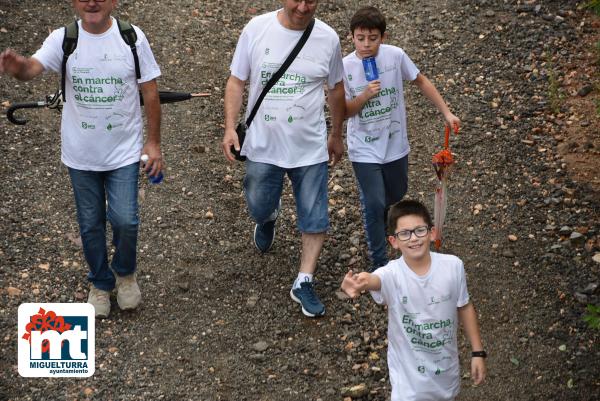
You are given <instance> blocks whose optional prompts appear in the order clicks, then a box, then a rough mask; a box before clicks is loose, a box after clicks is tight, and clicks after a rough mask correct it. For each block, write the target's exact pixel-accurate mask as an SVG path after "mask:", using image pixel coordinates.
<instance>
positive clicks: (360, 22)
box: [350, 6, 385, 35]
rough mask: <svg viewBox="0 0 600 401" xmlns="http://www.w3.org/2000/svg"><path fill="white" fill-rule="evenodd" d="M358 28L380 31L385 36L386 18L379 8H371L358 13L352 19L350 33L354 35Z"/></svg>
mask: <svg viewBox="0 0 600 401" xmlns="http://www.w3.org/2000/svg"><path fill="white" fill-rule="evenodd" d="M356 28H365V29H369V30H371V29H379V32H381V34H382V35H383V34H384V33H385V17H384V16H383V14H382V13H381V11H379V10H378V9H377V8H375V7H372V6H369V7H363V8H361V9H359V10H358V11H356V12H355V13H354V15H353V16H352V18H351V19H350V33H351V34H352V35H354V30H355V29H356Z"/></svg>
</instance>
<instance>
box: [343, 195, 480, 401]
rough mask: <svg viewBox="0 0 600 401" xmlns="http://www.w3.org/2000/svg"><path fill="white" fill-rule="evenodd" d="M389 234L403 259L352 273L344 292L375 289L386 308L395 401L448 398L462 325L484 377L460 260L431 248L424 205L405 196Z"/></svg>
mask: <svg viewBox="0 0 600 401" xmlns="http://www.w3.org/2000/svg"><path fill="white" fill-rule="evenodd" d="M388 229H389V232H390V236H389V237H388V240H389V242H390V244H391V245H392V247H393V248H394V249H396V250H399V251H401V252H402V257H400V258H399V259H396V260H393V261H391V262H389V263H388V264H387V265H386V266H384V267H381V268H379V269H377V270H376V271H375V272H373V273H368V272H362V273H359V274H354V273H353V272H352V271H349V272H348V273H347V274H346V276H345V277H344V280H343V282H342V290H344V292H345V293H346V294H348V295H349V296H350V297H352V298H354V297H357V296H359V295H360V294H361V292H362V291H370V292H371V295H372V297H373V299H374V300H375V302H377V303H379V304H385V305H387V306H388V358H387V359H388V367H389V376H390V381H391V383H392V401H409V400H410V401H432V400H435V401H451V400H454V398H455V397H456V396H457V394H458V392H459V390H460V370H459V361H458V346H457V341H456V334H457V328H458V325H459V323H461V324H462V326H463V330H464V333H465V335H466V337H467V339H468V340H469V342H470V344H471V349H472V353H471V378H472V380H473V383H474V384H475V385H478V384H481V383H483V381H484V380H485V376H486V368H485V357H486V353H485V351H484V350H483V345H482V342H481V336H480V334H479V326H478V323H477V314H476V313H475V308H474V307H473V304H472V303H471V302H470V301H469V293H468V291H467V281H466V278H465V270H464V267H463V263H462V261H461V260H460V259H459V258H457V257H456V256H452V255H443V254H441V253H435V252H430V250H429V245H430V243H431V241H432V240H433V234H434V230H435V229H434V228H432V221H431V216H430V214H429V212H428V211H427V208H426V207H425V206H424V205H423V204H422V203H420V202H417V201H413V200H404V201H401V202H398V203H396V204H394V205H393V206H392V207H391V208H390V210H389V214H388Z"/></svg>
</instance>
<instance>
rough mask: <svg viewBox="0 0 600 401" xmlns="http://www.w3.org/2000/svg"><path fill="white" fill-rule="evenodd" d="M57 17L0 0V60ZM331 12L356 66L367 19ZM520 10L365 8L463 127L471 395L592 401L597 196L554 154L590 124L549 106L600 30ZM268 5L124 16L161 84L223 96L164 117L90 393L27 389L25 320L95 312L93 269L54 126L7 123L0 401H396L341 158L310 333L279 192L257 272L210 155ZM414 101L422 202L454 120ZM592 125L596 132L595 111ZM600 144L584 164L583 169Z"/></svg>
mask: <svg viewBox="0 0 600 401" xmlns="http://www.w3.org/2000/svg"><path fill="white" fill-rule="evenodd" d="M56 3H57V2H52V5H49V4H50V3H49V2H39V1H32V0H23V1H17V0H3V1H2V2H1V5H0V48H5V47H8V46H10V47H12V48H15V49H17V50H19V51H20V52H22V53H25V54H31V53H33V52H34V51H35V50H36V49H37V48H38V47H39V46H40V44H41V42H42V40H43V39H44V38H45V36H46V35H47V32H48V29H52V28H55V27H57V26H59V25H61V24H64V23H65V22H66V21H69V20H70V19H71V18H72V12H71V10H70V8H69V5H70V4H69V2H60V3H59V4H56ZM321 3H322V4H321V5H320V6H319V7H320V8H319V11H318V17H319V18H321V19H323V20H324V21H325V22H327V23H329V24H330V25H331V26H333V27H334V28H335V29H336V30H337V31H338V32H339V33H340V34H341V39H342V45H343V48H344V52H345V53H347V52H349V51H350V48H351V42H350V41H349V40H348V38H347V37H346V32H347V29H348V28H347V24H348V20H349V18H350V16H351V15H352V13H353V12H354V10H356V9H357V8H358V7H359V6H362V5H364V4H365V3H364V2H359V1H356V0H323V1H322V2H321ZM521 3H522V2H515V1H508V2H507V1H500V0H496V1H493V0H489V1H486V0H478V1H475V0H469V1H455V0H448V1H437V2H418V1H412V0H409V1H385V2H384V1H379V0H373V1H371V4H373V5H376V6H378V7H379V8H380V9H381V10H382V11H384V13H385V14H386V16H387V18H388V26H389V31H390V32H389V34H390V38H389V43H391V44H395V45H398V46H401V47H403V48H404V49H405V50H406V51H407V53H408V54H409V55H410V56H411V58H412V59H413V60H414V61H415V63H416V64H417V66H419V67H420V69H421V70H422V72H424V73H425V74H426V75H427V76H428V77H429V78H430V79H431V80H432V81H433V82H434V84H435V85H436V86H437V87H438V89H439V90H440V92H442V94H443V96H444V98H445V99H446V100H447V101H448V102H449V103H450V105H451V108H452V109H453V110H454V111H455V112H456V113H457V115H459V116H460V117H461V119H462V120H463V122H464V128H463V130H462V132H461V134H460V135H459V136H458V137H454V138H453V141H452V149H453V151H454V152H455V154H456V158H457V160H458V164H457V165H456V168H455V170H454V172H453V176H452V179H451V186H450V194H451V199H450V201H449V211H448V217H447V230H446V235H447V240H446V241H445V243H444V246H443V251H444V252H448V253H454V254H456V255H458V256H460V257H461V258H462V259H463V260H464V262H465V266H466V269H467V274H468V280H469V289H470V293H471V296H472V299H473V301H474V303H475V305H476V307H477V309H478V312H479V316H480V323H481V327H482V335H483V338H484V342H485V344H486V348H487V350H488V353H489V355H490V357H489V358H488V370H489V378H488V381H487V383H486V384H485V385H483V386H480V387H478V388H474V387H472V386H471V385H470V379H469V377H468V369H467V367H468V357H467V356H468V349H467V348H466V344H465V341H464V339H463V338H462V336H461V337H460V340H459V341H460V346H461V356H462V363H461V365H462V366H463V373H464V374H465V375H464V376H463V381H462V384H463V388H462V391H461V394H460V396H459V400H462V401H468V400H518V401H521V400H523V401H525V400H532V401H533V400H535V401H538V400H561V401H562V400H573V401H584V400H597V399H598V398H599V396H600V380H599V377H600V376H599V373H600V349H599V346H598V344H599V341H598V340H599V333H598V332H597V331H595V332H594V331H592V330H590V329H588V328H587V327H586V325H585V323H584V322H583V321H582V315H583V313H584V309H585V305H586V304H588V303H595V304H599V303H600V300H599V295H600V290H597V287H598V284H599V281H600V279H599V274H598V273H599V268H600V263H598V259H599V257H598V254H599V252H600V236H599V232H600V210H599V205H600V202H599V201H598V199H599V198H600V196H599V194H600V193H599V192H597V191H596V192H595V191H594V190H593V188H592V187H591V186H590V185H589V183H588V182H586V181H585V180H583V181H582V180H578V181H575V180H574V179H573V176H572V175H571V174H570V173H569V171H568V170H567V163H566V161H565V159H564V158H563V156H562V155H561V154H560V153H559V150H558V148H559V147H560V145H561V143H563V142H565V138H563V137H561V135H562V136H564V135H565V129H564V128H565V127H566V126H567V125H569V126H571V125H572V124H570V123H569V121H571V122H575V125H577V123H578V122H579V121H580V119H579V117H577V110H572V109H568V108H567V109H564V107H563V109H561V105H560V104H559V105H558V110H552V109H553V108H554V107H555V106H556V105H555V104H554V103H553V102H554V100H555V97H556V93H555V92H553V91H554V89H556V88H555V87H554V86H553V85H555V84H553V82H554V81H553V74H554V72H553V71H554V68H556V71H558V69H559V68H560V67H561V66H565V65H568V66H572V68H576V67H577V64H578V62H579V61H580V60H581V57H582V52H583V53H585V51H586V50H587V51H591V50H590V49H581V48H580V47H578V46H579V43H580V42H581V41H582V38H585V37H586V36H589V35H597V31H596V30H595V29H594V25H593V21H597V19H595V20H593V19H592V17H591V16H590V15H589V14H584V13H583V11H581V10H578V9H577V5H578V2H573V1H544V2H537V1H528V2H525V3H526V4H521ZM278 4H279V2H277V1H274V0H271V1H268V0H255V1H251V2H248V1H240V0H228V1H225V0H205V1H201V2H200V1H192V0H177V1H175V0H162V1H147V0H136V1H133V0H122V1H120V8H119V10H120V15H121V16H123V17H124V18H127V19H129V20H131V21H132V22H133V23H135V24H138V25H140V26H141V27H142V29H144V31H145V32H146V34H147V36H148V37H149V38H150V41H151V44H152V47H153V49H154V52H155V55H156V57H157V60H158V62H159V64H160V65H161V67H162V71H163V77H162V78H161V80H160V86H161V89H165V90H168V89H172V90H185V91H191V92H196V91H198V92H200V91H208V92H211V93H212V96H211V97H210V98H202V99H194V100H191V101H188V102H184V103H179V104H176V105H165V106H163V116H164V117H163V126H164V130H163V137H164V140H163V142H164V145H163V147H164V153H165V157H166V159H167V162H168V168H167V171H166V174H165V176H166V178H165V182H164V183H163V184H161V185H159V186H156V187H149V186H148V185H147V183H145V182H144V183H143V184H142V191H141V198H142V200H141V203H142V229H141V236H140V254H139V268H140V284H141V286H142V292H143V295H144V304H143V306H142V308H141V310H140V311H139V312H137V313H122V312H120V311H119V310H118V308H117V307H116V303H115V304H114V305H113V306H114V308H113V312H112V313H111V316H110V318H109V319H105V320H102V321H98V322H97V329H96V343H97V346H96V373H95V375H94V376H93V377H91V378H89V379H78V380H75V379H54V380H46V379H36V380H34V379H24V378H21V377H19V376H18V373H17V353H16V348H17V338H16V337H17V336H16V326H17V307H18V305H19V304H21V303H23V302H81V301H82V300H85V298H86V296H87V290H86V288H87V283H86V281H85V272H86V270H87V268H86V267H85V264H84V261H83V257H82V252H81V249H80V243H79V239H78V230H77V226H76V220H75V211H74V205H73V200H72V194H71V189H70V184H69V182H68V177H67V174H66V169H65V168H64V167H63V166H61V164H60V162H59V159H60V150H59V134H58V132H59V131H58V130H59V117H58V115H57V114H55V113H54V112H50V111H37V112H25V113H26V114H25V115H26V116H27V117H28V118H29V119H30V122H29V123H28V124H27V125H25V126H15V125H11V124H9V123H8V122H7V121H6V120H0V127H1V129H2V132H3V134H4V136H3V141H2V142H3V144H2V145H1V146H0V160H1V161H0V179H1V182H2V183H3V190H2V194H1V195H0V223H1V224H0V349H1V351H2V352H1V355H0V400H36V401H37V400H82V399H96V400H117V399H118V400H137V399H165V400H176V399H185V400H261V401H262V400H264V401H266V400H276V401H279V400H304V399H306V400H319V399H320V400H326V401H328V400H342V399H343V398H344V397H348V396H351V395H352V394H351V393H350V392H349V388H351V387H353V386H359V385H360V386H359V387H356V388H354V390H355V391H357V392H358V393H360V394H354V397H353V398H352V399H363V400H386V399H387V398H388V397H389V378H388V376H387V363H386V352H385V351H386V338H385V334H386V330H387V327H386V311H385V310H383V309H382V308H381V307H379V306H377V305H375V304H374V302H373V301H372V300H371V299H370V298H369V297H368V296H364V297H362V298H360V299H358V300H355V301H353V302H352V301H348V300H345V299H339V298H338V296H337V295H336V291H337V290H338V287H339V283H340V281H341V279H342V277H343V275H344V273H345V272H346V271H347V269H348V267H352V268H353V269H359V270H360V269H364V268H365V266H367V257H366V246H365V243H364V238H363V230H362V227H361V222H360V212H359V209H358V196H357V192H356V184H355V181H354V177H353V174H352V169H351V166H350V164H349V162H348V161H347V160H344V161H343V162H342V163H341V164H340V165H339V166H337V167H336V168H335V169H333V170H332V172H331V177H332V179H331V191H330V198H331V200H332V202H331V203H332V204H331V213H330V216H331V220H332V230H331V236H330V238H329V239H328V242H327V243H326V246H325V250H324V251H323V254H322V256H321V259H320V263H319V271H318V274H317V279H318V280H319V285H318V287H317V291H318V292H319V293H320V294H321V296H322V299H323V301H324V302H325V303H326V306H327V315H326V316H325V317H324V318H321V319H316V320H309V319H307V318H305V317H303V315H302V314H301V313H300V310H299V308H298V307H297V305H296V304H295V303H293V302H292V301H291V300H290V299H289V295H288V291H289V287H290V285H291V283H292V280H293V278H294V277H295V274H296V271H297V266H298V263H299V261H298V249H299V246H300V243H299V237H298V235H297V234H296V231H295V216H294V204H293V199H292V197H291V191H290V188H289V186H288V187H287V188H286V190H285V192H284V197H283V207H284V215H283V218H281V219H280V221H279V222H278V228H277V229H278V236H277V239H276V243H275V246H274V248H273V251H272V253H270V254H268V255H265V256H260V255H259V254H258V253H257V252H256V251H255V249H254V247H253V246H252V244H251V229H252V223H251V221H250V219H249V218H248V216H247V212H246V209H245V203H244V199H243V196H242V192H241V179H242V177H243V168H242V166H241V165H239V164H233V165H232V164H228V163H226V162H225V161H224V159H223V156H222V154H221V151H220V149H219V142H220V139H221V135H222V123H223V115H222V103H223V99H222V97H223V89H224V84H225V81H226V78H227V76H228V65H229V61H230V59H231V56H232V53H233V50H234V46H235V43H236V41H237V37H238V35H239V32H240V30H241V28H242V27H243V25H244V24H245V22H247V21H248V19H249V18H250V17H251V16H253V15H256V14H260V13H263V12H266V11H269V10H272V9H275V8H276V7H277V5H278ZM590 21H592V22H590ZM596 28H597V26H596ZM57 82H58V77H56V76H51V75H48V76H45V77H43V78H42V79H38V80H36V81H34V82H30V83H20V82H16V81H13V80H10V79H7V78H6V77H2V78H0V102H5V101H9V102H18V101H24V100H38V99H39V98H41V97H42V96H43V95H44V94H46V93H50V92H52V91H53V90H54V88H55V87H56V85H57ZM583 84H585V82H584V83H583ZM409 86H410V85H409ZM596 92H597V90H596ZM553 93H555V94H554V95H553ZM590 96H598V94H597V93H592V95H590ZM406 99H407V107H408V113H409V126H410V136H411V138H410V140H411V144H412V149H413V151H412V153H411V159H410V169H411V171H410V185H409V187H410V188H409V196H410V197H411V198H415V199H421V200H424V201H425V202H426V203H427V204H428V205H430V206H432V202H433V190H434V184H435V181H434V177H435V175H434V172H433V170H432V168H431V167H430V158H431V155H432V154H433V153H435V152H436V151H437V150H438V148H439V147H440V145H441V140H442V139H441V138H442V133H443V132H442V131H443V130H442V121H441V119H440V117H439V116H438V115H437V112H436V111H435V109H433V108H432V106H430V105H429V104H428V102H427V101H426V100H425V99H424V98H423V97H422V96H420V94H419V93H418V92H417V91H415V90H414V88H410V89H409V90H408V92H407V94H406ZM574 116H575V117H574ZM574 118H577V119H574ZM586 118H587V119H588V120H589V119H591V120H590V121H591V123H592V126H593V125H594V124H597V123H598V116H595V117H594V116H591V117H590V116H587V117H586ZM586 121H587V120H586ZM589 125H590V124H588V125H587V126H589ZM597 126H598V125H596V127H597ZM594 134H597V133H596V132H594ZM596 140H597V138H592V139H591V140H590V141H591V142H590V143H592V146H591V148H589V147H588V148H586V149H587V150H586V152H589V154H590V155H592V156H593V155H597V154H598V149H600V144H598V143H597V142H595V141H596ZM594 152H595V153H594ZM596 160H598V158H596ZM595 167H598V166H597V165H596V166H595ZM595 171H598V169H597V168H596V169H595ZM594 256H595V258H596V261H594V260H593V257H594ZM113 302H114V300H113Z"/></svg>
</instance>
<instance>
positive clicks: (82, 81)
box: [0, 0, 162, 317]
mask: <svg viewBox="0 0 600 401" xmlns="http://www.w3.org/2000/svg"><path fill="white" fill-rule="evenodd" d="M116 6H117V0H73V8H74V9H75V11H76V12H77V14H78V15H79V17H80V18H81V20H80V21H78V22H77V23H76V24H75V25H72V26H70V30H69V32H71V35H70V36H68V35H67V31H68V29H63V28H60V29H57V30H55V31H54V32H52V33H51V34H50V36H48V38H47V39H46V40H45V41H44V44H43V45H42V47H41V48H40V49H39V50H38V51H37V52H36V53H35V54H34V55H33V56H32V57H30V58H26V57H23V56H21V55H19V54H17V53H15V52H14V51H12V50H5V51H4V52H2V53H0V73H4V74H8V75H11V76H13V77H15V78H17V79H20V80H23V81H27V80H30V79H33V78H35V77H36V76H38V75H40V74H41V73H43V72H44V71H46V70H50V71H54V72H59V73H62V75H63V87H64V89H65V92H64V93H63V96H64V99H65V105H64V109H63V114H62V122H61V142H62V149H61V150H62V155H61V159H62V161H63V163H64V164H65V165H66V166H67V167H68V169H69V175H70V177H71V184H72V186H73V193H74V195H75V204H76V206H77V220H78V222H79V229H80V233H81V239H82V243H83V252H84V255H85V259H86V261H87V263H88V265H89V268H90V271H89V274H88V279H89V281H90V282H91V285H90V292H89V297H88V302H89V303H90V304H92V305H93V306H94V308H95V311H96V317H107V316H108V314H109V312H110V306H111V304H110V292H111V291H112V290H113V289H114V288H115V286H116V289H117V303H118V305H119V307H120V308H121V309H134V308H136V307H137V306H138V305H139V303H140V301H141V292H140V289H139V287H138V284H137V281H136V278H135V270H136V246H137V235H138V225H139V219H138V175H139V160H140V154H141V153H144V154H147V155H148V161H147V162H146V166H145V168H146V170H147V171H148V172H149V174H150V175H156V174H158V173H159V172H160V171H161V169H162V155H161V150H160V119H161V112H160V103H159V97H158V90H157V84H156V78H157V77H158V76H159V75H160V69H159V67H158V65H157V64H156V61H155V60H154V56H153V54H152V51H151V50H150V45H149V44H148V40H147V39H146V37H145V36H144V34H143V32H142V31H141V30H140V29H139V28H137V27H135V26H128V29H129V34H130V38H132V39H131V42H132V44H133V45H134V46H132V45H130V44H128V43H126V42H125V39H124V38H123V37H122V34H123V31H122V26H120V25H119V24H118V23H117V21H116V20H115V18H113V17H112V16H111V14H112V12H113V10H114V8H115V7H116ZM132 30H133V33H132V32H131V31H132ZM69 41H70V43H69ZM73 45H74V46H73ZM73 47H74V48H73ZM67 48H69V50H70V52H72V54H70V55H69V54H67V51H66V50H65V49H67ZM134 48H135V51H134ZM138 85H139V89H140V90H141V92H142V96H143V98H144V105H145V106H144V107H145V111H146V115H147V120H148V137H147V141H146V143H145V145H143V144H142V142H143V121H142V114H141V110H140V99H139V92H138ZM106 220H108V221H109V222H110V223H111V226H112V229H113V244H114V246H115V253H114V256H113V258H112V262H111V264H110V266H109V262H108V251H107V247H106Z"/></svg>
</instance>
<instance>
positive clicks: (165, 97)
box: [6, 91, 210, 125]
mask: <svg viewBox="0 0 600 401" xmlns="http://www.w3.org/2000/svg"><path fill="white" fill-rule="evenodd" d="M206 96H210V93H186V92H169V91H159V92H158V97H159V99H160V103H161V104H164V103H176V102H182V101H184V100H189V99H191V98H193V97H206ZM140 104H142V105H143V104H144V98H143V97H142V95H141V93H140ZM62 106H63V105H62V94H61V92H60V91H57V92H56V93H55V94H54V95H48V96H46V100H43V101H39V102H24V103H14V104H12V105H10V107H9V108H8V110H6V118H8V121H10V122H11V123H13V124H17V125H25V123H27V120H26V119H20V118H17V117H15V116H14V113H15V111H17V110H19V109H37V108H41V107H46V108H48V109H55V110H58V111H61V110H62Z"/></svg>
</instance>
